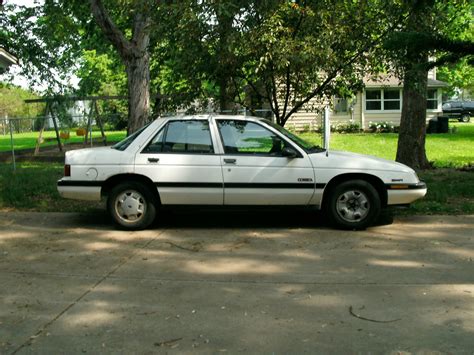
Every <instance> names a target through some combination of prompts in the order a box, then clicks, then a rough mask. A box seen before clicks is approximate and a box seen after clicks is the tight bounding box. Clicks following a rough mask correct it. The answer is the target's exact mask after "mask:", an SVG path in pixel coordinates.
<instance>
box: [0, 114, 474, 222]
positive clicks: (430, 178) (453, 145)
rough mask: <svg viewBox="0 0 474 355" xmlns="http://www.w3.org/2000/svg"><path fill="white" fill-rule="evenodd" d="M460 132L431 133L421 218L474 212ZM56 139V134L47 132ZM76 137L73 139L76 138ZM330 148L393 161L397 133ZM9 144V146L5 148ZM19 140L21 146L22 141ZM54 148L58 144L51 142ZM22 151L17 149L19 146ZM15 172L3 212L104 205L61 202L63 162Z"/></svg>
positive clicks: (4, 183)
mask: <svg viewBox="0 0 474 355" xmlns="http://www.w3.org/2000/svg"><path fill="white" fill-rule="evenodd" d="M450 125H451V126H452V127H457V131H456V132H455V133H448V134H437V135H434V134H433V135H428V137H427V152H428V156H429V158H430V160H432V161H434V164H435V166H437V167H442V168H439V169H434V170H429V171H423V172H420V173H419V176H420V178H422V179H423V180H425V181H426V182H427V184H428V194H427V196H426V197H425V198H424V199H422V200H420V201H417V202H416V203H414V204H413V205H412V206H411V207H410V209H409V210H408V211H407V212H401V213H409V214H413V213H417V214H443V213H446V214H472V213H474V172H473V171H472V170H471V171H460V170H457V169H455V168H460V167H463V166H466V165H467V164H474V123H471V124H458V123H454V124H453V123H450ZM48 135H49V136H50V137H54V132H48ZM124 135H125V133H124V132H109V135H108V139H113V140H119V139H121V138H123V137H124ZM302 136H303V137H304V138H306V139H308V140H311V141H313V142H314V143H315V144H319V143H320V139H321V137H320V136H319V135H317V134H314V133H304V134H302ZM75 138H76V137H74V138H72V139H71V140H73V139H75ZM80 138H81V137H79V138H78V140H79V141H81V140H80ZM35 139H36V135H35V134H24V136H22V137H21V138H20V135H18V137H16V138H15V146H16V144H18V147H20V146H23V147H29V148H31V147H34V144H35ZM331 139H332V142H331V147H332V148H333V149H340V150H348V151H353V152H359V153H363V154H371V155H375V156H379V157H383V158H387V159H391V160H393V159H394V158H395V152H396V146H397V136H396V134H367V133H364V134H333V135H332V138H331ZM5 142H8V145H7V148H6V149H5V145H6V143H5ZM17 142H18V143H17ZM51 144H54V142H52V143H51ZM0 149H5V150H8V149H9V137H8V136H7V137H4V138H2V136H0ZM17 149H18V148H17ZM17 166H18V168H17V171H16V172H15V173H14V172H13V171H12V167H11V165H10V164H0V208H4V209H14V210H15V209H16V210H32V211H64V212H67V211H71V212H72V211H80V212H86V211H88V212H93V211H94V210H96V209H97V208H103V204H101V203H90V202H82V201H72V200H66V199H62V198H61V197H60V196H59V194H58V192H57V191H56V181H57V180H58V179H59V178H60V177H61V176H62V174H63V166H62V164H58V163H19V164H18V165H17Z"/></svg>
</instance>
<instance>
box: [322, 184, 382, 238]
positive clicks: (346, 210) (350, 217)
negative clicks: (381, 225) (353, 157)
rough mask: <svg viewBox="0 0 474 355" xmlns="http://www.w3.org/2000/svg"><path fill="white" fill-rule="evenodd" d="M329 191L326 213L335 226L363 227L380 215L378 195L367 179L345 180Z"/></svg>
mask: <svg viewBox="0 0 474 355" xmlns="http://www.w3.org/2000/svg"><path fill="white" fill-rule="evenodd" d="M329 193H330V195H329V197H328V199H327V203H326V206H325V207H326V213H327V214H328V217H329V219H330V221H331V222H332V224H333V225H334V226H335V227H337V228H340V229H353V230H354V229H356V230H357V229H365V228H367V227H368V226H370V225H372V223H373V222H374V221H375V220H376V219H377V218H378V216H379V215H380V210H381V202H380V196H379V194H378V193H377V191H376V190H375V188H374V187H373V186H372V185H371V184H370V183H368V182H367V181H364V180H350V181H346V182H343V183H341V184H339V185H337V186H336V187H335V188H334V189H332V190H331V191H330V192H329Z"/></svg>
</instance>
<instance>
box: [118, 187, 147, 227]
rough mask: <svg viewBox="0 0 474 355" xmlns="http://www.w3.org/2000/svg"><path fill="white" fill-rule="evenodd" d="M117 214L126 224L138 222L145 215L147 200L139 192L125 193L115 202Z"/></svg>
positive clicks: (129, 191)
mask: <svg viewBox="0 0 474 355" xmlns="http://www.w3.org/2000/svg"><path fill="white" fill-rule="evenodd" d="M115 212H116V214H117V216H118V217H119V218H120V219H121V220H122V221H124V222H127V223H130V222H137V221H139V220H140V219H142V218H143V216H144V215H145V212H146V202H145V198H144V197H143V196H142V194H140V193H139V192H138V191H135V190H127V191H124V192H122V193H121V194H120V195H118V196H117V199H116V200H115Z"/></svg>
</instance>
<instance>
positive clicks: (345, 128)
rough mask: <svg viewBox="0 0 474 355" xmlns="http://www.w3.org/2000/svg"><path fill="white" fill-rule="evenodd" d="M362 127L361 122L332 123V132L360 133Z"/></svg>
mask: <svg viewBox="0 0 474 355" xmlns="http://www.w3.org/2000/svg"><path fill="white" fill-rule="evenodd" d="M360 131H361V127H360V124H359V123H356V122H349V123H338V124H335V125H334V124H332V125H331V132H337V133H359V132H360Z"/></svg>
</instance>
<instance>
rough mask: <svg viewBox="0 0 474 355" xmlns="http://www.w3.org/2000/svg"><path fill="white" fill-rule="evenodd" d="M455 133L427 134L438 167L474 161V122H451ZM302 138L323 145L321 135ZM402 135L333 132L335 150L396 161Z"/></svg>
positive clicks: (456, 166) (458, 165)
mask: <svg viewBox="0 0 474 355" xmlns="http://www.w3.org/2000/svg"><path fill="white" fill-rule="evenodd" d="M450 127H455V128H454V130H455V132H454V133H443V134H429V135H427V136H426V154H427V156H428V159H429V160H430V161H432V162H433V163H434V166H435V167H444V168H448V167H454V168H459V167H462V166H465V165H468V164H474V123H467V124H466V123H454V122H450ZM300 136H301V137H302V138H304V139H306V140H308V141H311V142H312V143H314V144H321V135H320V134H316V133H303V134H301V135H300ZM397 140H398V135H397V134H395V133H360V134H352V133H351V134H342V133H334V134H331V143H330V147H331V149H337V150H346V151H350V152H355V153H361V154H369V155H375V156H377V157H380V158H385V159H389V160H395V156H396V152H397Z"/></svg>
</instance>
